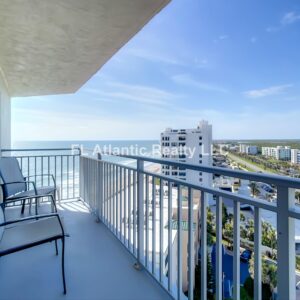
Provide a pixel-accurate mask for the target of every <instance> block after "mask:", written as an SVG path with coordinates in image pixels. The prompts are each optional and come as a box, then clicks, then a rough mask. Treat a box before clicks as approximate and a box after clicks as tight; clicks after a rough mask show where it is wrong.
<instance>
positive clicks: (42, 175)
mask: <svg viewBox="0 0 300 300" xmlns="http://www.w3.org/2000/svg"><path fill="white" fill-rule="evenodd" d="M45 176H47V177H51V178H52V181H53V184H54V188H55V189H56V180H55V178H54V176H53V174H38V175H30V176H25V177H24V178H28V179H29V178H32V177H45Z"/></svg>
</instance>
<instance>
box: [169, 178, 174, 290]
mask: <svg viewBox="0 0 300 300" xmlns="http://www.w3.org/2000/svg"><path fill="white" fill-rule="evenodd" d="M172 212H173V211H172V184H171V182H170V181H169V182H168V290H169V292H171V287H172V279H173V278H172V274H173V268H172V262H173V251H172Z"/></svg>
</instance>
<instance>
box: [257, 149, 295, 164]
mask: <svg viewBox="0 0 300 300" xmlns="http://www.w3.org/2000/svg"><path fill="white" fill-rule="evenodd" d="M261 153H262V155H264V156H267V157H274V158H275V159H277V160H285V161H289V160H291V148H290V147H288V146H285V147H283V146H277V147H262V148H261Z"/></svg>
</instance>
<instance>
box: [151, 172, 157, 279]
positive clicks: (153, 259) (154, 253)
mask: <svg viewBox="0 0 300 300" xmlns="http://www.w3.org/2000/svg"><path fill="white" fill-rule="evenodd" d="M155 179H156V178H155V177H154V176H152V274H153V275H154V276H155V273H156V184H155Z"/></svg>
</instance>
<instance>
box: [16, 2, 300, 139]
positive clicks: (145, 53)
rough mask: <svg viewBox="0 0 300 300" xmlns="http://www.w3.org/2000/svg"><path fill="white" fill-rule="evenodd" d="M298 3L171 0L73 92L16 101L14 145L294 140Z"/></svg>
mask: <svg viewBox="0 0 300 300" xmlns="http://www.w3.org/2000/svg"><path fill="white" fill-rule="evenodd" d="M299 38H300V2H299V1H288V0H285V1H282V0H278V1H274V0H264V1H261V0H251V1H249V0H243V1H241V0H230V1H216V0H201V1H200V0H173V1H172V2H171V3H170V4H169V6H168V7H166V8H165V9H164V10H163V11H162V12H160V13H159V14H158V15H157V16H156V17H155V18H154V19H153V20H152V21H151V22H150V23H148V24H147V25H146V26H145V27H144V28H143V30H141V31H140V32H139V33H138V34H137V35H136V36H135V37H134V38H133V39H132V40H131V41H130V42H129V43H127V44H126V45H125V46H124V47H123V48H122V49H121V50H120V51H119V52H118V53H117V54H116V55H115V56H114V57H113V58H112V59H111V60H110V61H109V62H107V63H106V65H105V66H104V67H103V68H102V69H101V70H100V71H99V72H98V73H97V74H96V75H95V76H94V77H93V78H91V79H90V80H89V81H88V82H87V83H86V84H85V85H84V86H83V87H82V88H81V89H80V90H79V91H78V92H77V93H76V94H72V95H57V96H45V97H29V98H14V99H13V102H12V103H13V104H12V114H13V117H12V131H13V132H12V133H13V140H15V141H16V140H110V139H158V138H159V134H160V132H161V131H162V130H163V129H164V128H165V127H174V128H176V127H178V128H192V127H195V126H196V125H197V123H198V121H199V120H201V119H207V120H209V121H210V122H211V123H212V124H213V136H214V138H217V139H222V138H224V139H226V138H236V139H260V138H270V139H271V138H272V139H274V138H300V135H299V128H300V126H299V117H300V76H299V75H300V55H299V53H300V42H299Z"/></svg>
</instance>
